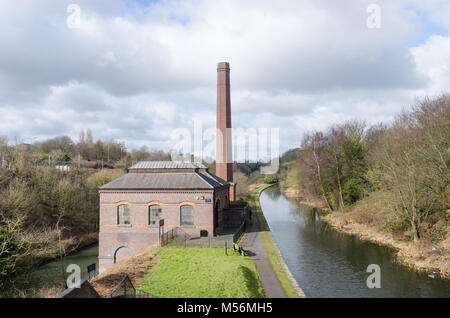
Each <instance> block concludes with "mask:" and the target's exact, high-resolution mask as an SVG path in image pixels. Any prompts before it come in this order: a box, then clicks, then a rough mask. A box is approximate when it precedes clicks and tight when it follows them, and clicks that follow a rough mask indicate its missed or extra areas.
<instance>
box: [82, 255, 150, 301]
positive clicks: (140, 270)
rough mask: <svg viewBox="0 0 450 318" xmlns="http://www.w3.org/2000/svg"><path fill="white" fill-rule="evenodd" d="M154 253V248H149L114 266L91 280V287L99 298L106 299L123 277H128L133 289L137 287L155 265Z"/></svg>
mask: <svg viewBox="0 0 450 318" xmlns="http://www.w3.org/2000/svg"><path fill="white" fill-rule="evenodd" d="M156 251H157V248H156V247H149V248H147V249H145V250H143V251H141V252H140V253H138V254H137V255H135V256H133V257H131V258H129V259H127V260H124V261H122V262H119V263H117V264H115V265H114V266H112V267H110V268H109V269H107V270H106V271H105V272H103V273H102V274H100V275H98V276H97V277H95V278H93V279H92V280H91V284H92V286H93V287H94V288H95V290H96V291H97V293H99V295H100V296H102V297H107V296H108V295H109V294H110V293H111V291H112V290H113V289H114V287H116V286H117V284H119V283H120V281H121V280H122V278H123V276H124V275H128V277H129V278H130V279H131V281H132V283H133V285H134V287H135V288H137V287H139V285H140V283H141V279H142V277H143V276H144V275H145V274H147V273H148V272H149V270H150V268H152V267H153V266H154V265H155V264H156V263H157V258H156V256H155V254H156Z"/></svg>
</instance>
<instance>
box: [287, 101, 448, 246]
mask: <svg viewBox="0 0 450 318" xmlns="http://www.w3.org/2000/svg"><path fill="white" fill-rule="evenodd" d="M289 158H290V159H294V162H295V163H294V164H295V166H296V168H297V169H298V180H299V184H300V188H301V189H302V191H303V192H304V194H305V195H312V196H316V197H320V198H321V199H322V201H323V202H324V204H325V205H326V207H327V208H328V209H329V210H331V211H344V210H345V209H347V208H349V207H352V206H353V205H355V204H356V203H357V202H359V201H360V200H362V199H364V198H367V197H369V196H375V194H376V197H377V200H378V201H379V203H380V204H379V207H380V209H383V210H385V212H386V216H385V219H386V223H389V224H390V226H392V227H397V228H403V229H404V228H407V229H409V231H410V233H411V239H412V240H414V241H419V240H420V238H421V235H422V233H425V232H426V228H425V227H426V225H427V224H428V225H430V224H431V225H434V224H439V225H440V226H441V227H442V228H445V226H446V225H448V222H449V211H450V205H449V194H450V186H449V182H450V170H449V164H450V96H449V95H443V96H439V97H436V98H425V99H423V100H420V101H418V102H417V103H416V104H414V105H413V106H412V107H411V108H410V109H409V110H404V111H402V112H401V113H400V114H399V115H398V116H396V117H395V119H394V121H393V123H392V124H390V125H384V124H378V125H374V126H370V127H369V126H368V125H366V124H365V123H364V122H362V121H349V122H346V123H344V124H341V125H333V126H331V127H329V129H327V130H325V131H316V132H311V133H308V134H306V135H305V136H304V138H303V139H302V142H301V148H300V149H298V150H296V151H295V156H293V154H292V152H290V153H289ZM285 161H287V160H285ZM442 224H444V225H442Z"/></svg>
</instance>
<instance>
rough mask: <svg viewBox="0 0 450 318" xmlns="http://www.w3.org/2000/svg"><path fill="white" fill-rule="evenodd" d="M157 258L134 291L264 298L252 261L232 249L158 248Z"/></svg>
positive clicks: (167, 294)
mask: <svg viewBox="0 0 450 318" xmlns="http://www.w3.org/2000/svg"><path fill="white" fill-rule="evenodd" d="M157 259H158V264H157V265H155V266H154V267H152V269H151V270H150V271H149V272H148V273H147V274H146V275H145V276H144V277H143V278H142V281H141V284H140V287H139V288H138V289H139V290H140V291H142V292H148V293H150V295H151V296H153V297H163V298H166V297H174V298H203V297H207V298H262V297H265V293H264V290H263V288H262V284H261V280H260V278H259V274H258V271H257V269H256V265H255V262H254V261H253V260H252V259H251V258H249V257H243V256H241V255H240V254H238V253H236V252H234V251H233V250H228V256H227V255H225V252H224V249H218V248H184V249H183V248H161V249H160V250H159V251H158V253H157Z"/></svg>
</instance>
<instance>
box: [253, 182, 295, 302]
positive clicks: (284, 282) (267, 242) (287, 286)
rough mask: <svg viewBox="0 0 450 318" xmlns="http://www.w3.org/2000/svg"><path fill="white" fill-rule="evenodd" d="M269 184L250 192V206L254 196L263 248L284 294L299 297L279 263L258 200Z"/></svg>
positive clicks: (280, 262)
mask: <svg viewBox="0 0 450 318" xmlns="http://www.w3.org/2000/svg"><path fill="white" fill-rule="evenodd" d="M271 186H273V184H265V185H262V186H260V187H259V188H257V189H255V191H254V193H253V192H252V194H250V198H249V200H250V206H251V200H252V198H253V197H255V205H256V215H257V218H258V223H259V229H260V230H261V239H262V243H263V246H264V249H265V250H266V254H267V258H268V259H269V262H270V264H271V265H272V268H273V270H274V272H275V274H276V275H277V278H278V280H279V281H280V284H281V286H282V287H283V289H284V291H285V292H286V295H287V296H288V297H289V298H299V295H298V294H297V292H296V291H295V289H294V287H293V286H292V284H291V282H290V280H289V279H288V277H287V275H286V272H285V271H284V268H283V266H282V265H281V264H282V261H281V259H280V257H282V256H280V255H279V254H278V253H277V251H276V250H275V248H274V245H275V244H276V243H275V241H274V239H273V237H272V233H271V232H270V229H269V225H268V224H267V221H266V218H265V217H264V214H263V213H262V211H261V204H260V202H259V197H260V195H261V193H262V192H263V191H264V190H265V189H267V188H269V187H271Z"/></svg>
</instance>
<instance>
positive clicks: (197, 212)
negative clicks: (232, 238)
mask: <svg viewBox="0 0 450 318" xmlns="http://www.w3.org/2000/svg"><path fill="white" fill-rule="evenodd" d="M227 195H228V187H225V188H223V189H220V190H218V191H216V195H215V198H216V200H217V199H220V201H221V208H222V207H223V203H224V202H225V199H226V198H227ZM201 197H204V199H201ZM213 199H214V193H213V191H212V190H211V191H178V192H177V191H134V192H133V191H106V190H104V191H100V233H99V271H100V272H103V271H104V270H105V269H107V268H108V267H110V266H111V265H113V264H114V261H115V260H116V262H118V261H120V260H123V259H126V258H128V257H130V256H133V255H134V254H136V253H137V252H138V251H139V250H140V249H142V248H146V247H148V246H151V245H154V244H157V243H158V242H159V238H158V232H159V227H158V226H156V227H155V226H150V225H149V224H148V221H149V220H148V207H149V205H153V204H160V205H161V209H162V214H161V218H163V219H164V223H165V226H164V231H168V230H170V229H171V228H174V227H179V226H180V206H181V205H183V204H190V205H192V206H193V207H194V226H182V229H183V230H184V231H185V232H187V233H188V234H190V235H193V236H198V235H200V230H207V231H208V234H209V235H213V232H214V223H213V211H214V200H213ZM207 200H209V202H208V203H207V202H206V201H207ZM120 204H128V205H129V206H130V220H131V224H130V225H117V206H118V205H120ZM225 205H226V206H228V202H226V204H225ZM219 215H221V213H219Z"/></svg>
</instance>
